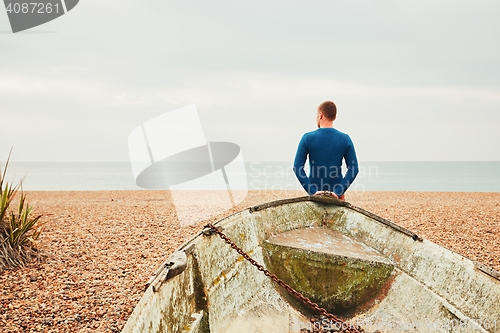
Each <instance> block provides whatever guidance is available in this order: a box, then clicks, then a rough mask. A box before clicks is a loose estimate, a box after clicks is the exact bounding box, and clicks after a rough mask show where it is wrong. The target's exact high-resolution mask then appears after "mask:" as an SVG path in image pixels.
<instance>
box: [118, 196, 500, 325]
mask: <svg viewBox="0 0 500 333" xmlns="http://www.w3.org/2000/svg"><path fill="white" fill-rule="evenodd" d="M215 225H216V226H217V227H220V228H223V232H224V233H225V234H226V235H227V236H228V237H230V238H231V239H232V240H234V242H235V243H237V244H238V245H239V246H240V247H241V248H242V249H243V250H244V251H245V252H247V253H249V254H250V255H251V256H252V258H254V259H255V260H257V261H258V262H260V263H262V264H264V262H265V261H266V260H271V261H272V260H273V255H275V254H274V253H275V252H269V251H271V250H269V249H268V248H267V247H266V246H265V243H266V241H267V240H269V239H270V238H272V236H274V235H287V234H285V233H286V232H288V231H290V230H295V229H304V234H305V233H306V232H305V231H309V232H310V231H312V230H313V229H311V228H324V230H325V235H326V234H328V235H330V234H331V235H330V236H328V237H330V238H328V239H327V240H323V239H322V240H321V241H320V242H318V244H319V245H317V244H316V245H311V244H307V241H306V240H305V238H304V237H302V238H300V237H301V236H298V235H300V233H298V235H295V233H297V231H294V232H293V233H290V234H288V235H292V236H291V237H299V238H300V239H299V240H298V241H297V239H296V241H290V242H288V241H286V242H285V245H286V246H289V248H290V249H291V251H299V252H298V253H299V254H300V253H302V254H303V255H306V256H307V255H308V253H310V254H311V260H310V262H307V263H304V267H305V269H304V274H307V272H308V271H312V270H313V269H312V268H311V269H310V268H309V267H313V268H314V267H315V266H317V265H318V264H321V263H318V261H317V260H319V259H317V258H322V256H326V257H325V258H327V260H330V261H328V264H325V267H326V268H327V269H330V268H332V269H337V268H338V267H337V268H336V267H333V266H334V265H337V264H338V262H342V265H344V264H345V265H347V266H348V265H351V268H352V269H354V270H356V269H359V270H364V269H370V267H371V266H373V265H372V264H371V263H370V261H371V260H374V261H377V260H379V261H380V262H383V263H384V265H385V264H387V263H389V264H390V265H392V266H393V269H392V271H391V272H390V276H389V278H388V279H387V281H385V280H384V282H383V286H382V287H380V288H379V287H378V286H377V288H378V289H377V292H376V294H373V295H369V294H367V295H368V296H369V297H368V298H361V299H360V300H358V301H356V302H358V303H360V304H358V303H356V302H347V303H342V300H343V299H342V297H344V298H346V296H345V292H344V293H340V292H339V290H340V289H341V287H338V286H337V285H335V286H334V283H332V286H331V290H328V293H332V294H335V293H338V294H339V295H340V296H339V297H341V298H340V303H339V304H341V305H345V306H346V309H347V308H348V307H349V306H350V308H349V310H348V311H345V312H344V313H342V314H339V316H340V317H342V316H343V318H344V319H346V320H347V321H348V322H351V323H358V324H361V326H363V328H364V329H365V331H366V332H373V331H375V330H379V331H380V332H464V333H465V332H500V281H499V279H498V273H497V272H495V271H492V270H490V269H488V268H486V267H483V266H481V265H478V264H475V263H474V262H473V261H471V260H470V259H468V258H465V257H463V256H461V255H459V254H457V253H455V252H452V251H450V250H448V249H445V248H443V247H440V246H438V245H436V244H434V243H432V242H429V241H427V240H425V239H424V240H422V239H421V238H420V237H418V236H417V235H415V234H414V233H413V232H411V231H409V230H407V229H404V228H402V227H400V226H398V225H395V224H393V223H392V222H390V221H387V220H384V219H382V218H380V217H377V216H375V215H373V214H371V213H369V212H366V211H364V210H362V209H360V208H357V207H354V206H351V205H350V204H348V203H345V202H342V201H338V200H334V199H325V198H317V197H302V198H294V199H290V200H282V201H277V202H273V203H269V204H264V205H260V206H256V207H251V208H249V209H246V210H243V211H241V212H239V213H236V214H233V215H231V216H229V217H227V218H224V219H222V220H220V221H219V222H217V223H216V224H215ZM306 228H307V229H306ZM326 229H328V230H326ZM318 230H319V231H318ZM321 230H322V229H314V232H316V233H318V232H319V233H318V235H321ZM332 232H334V233H339V232H340V233H342V235H343V236H341V237H340V238H338V239H340V241H341V242H345V243H346V244H347V243H348V245H346V246H347V247H346V250H345V251H347V252H344V253H335V247H336V245H335V244H334V245H332V246H331V247H330V249H329V250H328V249H325V248H323V246H322V244H323V245H324V244H326V243H328V242H330V243H332V242H333V243H334V242H335V240H334V239H335V237H338V236H335V235H334V233H332ZM283 237H285V236H282V238H283ZM342 237H345V241H344V240H343V238H342ZM285 238H286V237H285ZM303 238H304V239H303ZM341 238H342V239H341ZM305 241H306V243H304V242H305ZM287 242H288V243H287ZM299 243H300V244H302V245H300V246H299V245H297V244H299ZM333 243H332V244H333ZM301 246H302V248H301ZM325 246H326V245H325ZM297 249H298V250H297ZM356 249H357V250H356ZM285 250H286V249H285ZM358 250H359V251H366V253H365V254H359V255H357V254H356V253H355V252H356V251H358ZM300 251H302V252H300ZM308 251H309V252H308ZM329 251H330V252H329ZM178 252H185V254H186V257H185V260H186V262H185V270H184V271H182V272H180V273H179V274H177V275H175V276H173V277H170V276H169V275H173V274H172V269H175V267H180V266H183V265H177V264H176V266H175V267H173V268H170V269H171V271H170V273H168V272H169V271H168V270H167V269H163V270H162V269H160V270H159V272H158V274H157V276H156V278H155V279H154V280H153V281H152V283H151V285H150V286H149V287H148V289H147V290H146V292H145V294H144V296H143V297H142V299H141V300H140V301H139V303H138V304H137V306H136V308H135V309H134V312H133V313H132V315H131V316H130V318H129V320H128V321H127V324H126V325H125V327H124V329H123V331H122V332H123V333H132V332H134V333H139V332H155V333H156V332H179V333H180V332H183V333H184V332H185V333H187V332H191V333H206V332H212V333H216V332H217V333H226V332H249V333H254V332H255V333H256V332H261V333H264V332H280V333H283V332H293V333H297V332H300V330H301V329H303V328H307V327H310V325H311V323H310V322H309V321H308V320H309V319H308V318H309V317H307V316H305V315H304V314H303V312H304V311H305V310H304V309H302V308H300V307H297V308H296V307H295V305H294V306H292V305H290V304H291V303H292V304H293V301H291V300H290V299H289V297H288V296H287V295H284V294H283V291H281V290H277V288H279V287H276V286H275V284H274V283H273V282H271V281H270V280H269V278H267V277H266V276H265V275H264V274H263V273H262V272H260V271H258V270H257V269H256V268H255V267H254V266H252V265H250V264H249V263H248V262H247V261H245V260H244V259H243V258H242V257H241V256H240V255H239V254H238V253H237V252H236V251H234V250H233V249H232V248H231V247H230V246H229V245H227V244H226V243H225V242H224V241H223V240H221V239H220V238H219V237H218V236H217V235H211V236H207V235H204V234H202V233H200V234H199V235H197V236H196V237H194V238H193V239H191V240H190V241H188V242H187V243H186V244H184V245H183V246H182V247H181V248H179V250H178ZM270 253H271V255H270ZM283 253H285V254H286V251H285V252H283ZM283 253H281V254H280V255H282V254H283ZM294 253H295V252H294ZM325 253H326V254H325ZM346 253H347V254H346ZM177 255H178V254H177ZM266 256H267V259H265V258H266ZM377 258H379V259H377ZM285 259H286V258H285ZM344 259H345V263H344V262H343V261H342V260H344ZM179 260H180V261H182V256H181V259H176V262H178V261H179ZM338 260H340V261H338ZM169 261H170V260H167V263H168V262H169ZM276 261H277V260H276ZM284 262H285V264H280V265H282V266H285V265H287V264H286V263H288V262H289V261H284ZM323 264H324V263H323ZM307 265H312V266H307ZM359 265H361V266H359ZM366 265H368V266H369V267H368V266H366ZM271 266H272V265H271ZM162 267H163V266H162ZM290 267H292V266H290ZM366 267H368V268H366ZM268 268H269V267H268ZM275 269H277V268H275ZM180 270H181V268H179V271H180ZM299 270H300V269H299ZM285 271H286V270H285ZM288 271H289V272H292V273H293V272H294V269H292V270H290V269H288ZM338 272H344V271H338ZM281 274H285V275H286V274H288V273H286V272H285V273H281ZM339 274H340V273H339ZM166 278H167V279H166ZM280 278H281V276H280ZM285 278H287V277H286V276H285ZM165 279H166V280H165ZM163 280H165V281H164V282H163ZM292 281H293V280H292ZM295 282H296V283H297V285H298V287H299V288H303V289H304V290H305V291H306V292H311V293H312V294H313V296H318V297H320V296H321V294H318V295H314V294H315V293H318V292H320V291H319V290H316V291H315V290H312V291H311V290H309V289H310V288H313V289H314V286H315V285H316V284H314V283H312V284H311V283H309V284H307V285H304V286H302V285H301V281H295ZM323 282H324V281H323ZM311 285H312V287H311ZM317 286H318V289H319V286H321V288H323V289H322V290H324V288H328V287H329V286H328V285H326V286H325V285H324V283H323V284H321V283H320V281H319V280H318V284H317ZM344 287H345V288H347V289H345V290H351V289H348V288H352V287H349V285H344ZM352 292H353V294H355V293H356V290H352ZM365 296H366V295H365ZM320 299H321V297H320ZM337 301H338V299H337ZM289 302H291V303H289ZM325 302H326V303H325V304H330V303H328V302H327V301H325ZM497 321H498V322H497ZM318 325H320V323H318ZM321 325H322V326H323V327H325V328H329V327H328V325H329V323H328V322H327V321H324V322H322V323H321Z"/></svg>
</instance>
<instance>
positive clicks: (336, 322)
mask: <svg viewBox="0 0 500 333" xmlns="http://www.w3.org/2000/svg"><path fill="white" fill-rule="evenodd" d="M205 228H209V229H212V230H213V231H214V232H215V233H217V234H218V235H219V237H220V238H222V239H223V240H224V241H225V242H226V243H227V244H229V245H230V246H231V247H232V248H233V249H235V250H236V252H238V253H239V254H240V255H241V256H242V257H243V258H245V259H246V260H247V261H249V262H250V263H251V264H252V265H254V266H255V267H257V269H258V270H259V271H261V272H263V273H264V274H265V275H266V276H268V277H270V278H271V280H273V281H274V282H276V283H277V284H278V285H279V286H280V287H282V288H283V289H285V290H286V291H288V292H289V293H290V294H292V295H294V296H295V297H296V298H297V299H299V300H300V301H302V302H303V303H304V304H306V305H308V306H309V307H310V308H312V309H314V310H315V311H317V312H318V313H319V314H320V315H321V316H322V317H323V318H327V319H329V320H330V323H329V324H328V325H325V326H328V327H332V329H325V328H323V327H322V326H323V325H321V323H323V320H322V319H321V317H320V318H319V319H316V320H315V319H314V318H313V319H311V322H312V323H313V330H312V331H309V330H306V331H304V332H311V333H313V332H345V333H364V332H365V330H364V329H363V328H361V327H360V326H358V325H351V324H349V323H346V322H345V321H343V320H342V319H340V318H338V317H336V316H335V315H333V314H331V313H329V312H328V311H327V310H326V309H324V308H322V307H320V306H319V305H318V304H316V303H314V302H313V301H311V300H310V299H309V298H307V297H306V296H304V295H302V294H301V293H300V292H298V291H296V290H295V289H293V288H292V287H290V286H289V285H288V284H286V283H285V282H284V281H283V280H281V279H280V278H278V277H277V276H276V275H274V274H273V273H271V272H270V271H268V270H267V269H266V268H265V267H264V266H262V265H261V264H259V263H258V262H257V261H255V260H254V259H253V258H252V257H250V256H249V255H248V254H247V253H246V252H245V251H243V250H242V249H241V248H240V247H239V246H238V245H236V244H235V243H234V242H233V241H232V240H231V239H229V238H228V237H227V236H226V235H225V234H224V233H223V232H222V231H220V230H219V229H218V228H217V227H216V226H214V225H213V224H211V223H210V224H207V225H206V226H205ZM316 323H319V325H314V324H316ZM315 326H320V327H318V328H315ZM333 327H335V328H333ZM301 332H303V330H301Z"/></svg>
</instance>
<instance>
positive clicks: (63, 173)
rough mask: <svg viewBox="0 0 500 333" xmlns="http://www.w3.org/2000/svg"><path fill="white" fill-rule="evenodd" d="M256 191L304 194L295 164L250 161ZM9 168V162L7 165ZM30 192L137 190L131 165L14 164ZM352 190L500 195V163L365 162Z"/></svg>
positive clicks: (12, 176) (12, 172)
mask: <svg viewBox="0 0 500 333" xmlns="http://www.w3.org/2000/svg"><path fill="white" fill-rule="evenodd" d="M245 165H246V172H247V179H248V187H249V189H251V190H270V189H272V190H287V189H300V188H301V187H300V184H299V183H298V181H297V180H296V178H295V175H294V174H293V171H292V167H291V165H287V164H286V163H283V162H247V163H245ZM2 169H3V163H2ZM22 177H24V178H25V179H24V182H23V188H24V189H25V190H136V189H140V188H139V187H138V186H136V185H135V181H134V178H133V175H132V170H131V167H130V163H129V162H84V163H80V162H51V163H49V162H11V163H10V164H9V169H8V172H7V180H9V181H12V180H14V181H17V180H19V179H20V178H22ZM351 189H355V190H368V191H458V192H500V162H365V163H361V165H360V173H359V175H358V177H357V179H356V181H355V182H354V184H353V185H352V187H351Z"/></svg>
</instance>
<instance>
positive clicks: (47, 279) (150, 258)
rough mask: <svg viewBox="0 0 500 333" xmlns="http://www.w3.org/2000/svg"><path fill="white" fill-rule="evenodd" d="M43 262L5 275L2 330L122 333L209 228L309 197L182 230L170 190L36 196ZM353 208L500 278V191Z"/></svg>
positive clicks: (387, 199)
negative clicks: (180, 252) (161, 278)
mask: <svg viewBox="0 0 500 333" xmlns="http://www.w3.org/2000/svg"><path fill="white" fill-rule="evenodd" d="M27 194H28V201H29V202H30V203H34V204H35V206H36V213H37V214H43V215H44V217H43V218H42V220H41V225H43V232H42V235H41V237H40V239H39V241H38V243H37V247H38V248H39V249H40V250H41V251H43V252H44V253H45V255H46V259H45V261H44V262H41V263H33V264H30V265H28V266H27V267H24V268H18V269H14V270H8V271H3V272H0V331H1V332H120V331H121V329H122V328H123V326H124V325H125V322H126V320H127V318H128V317H129V315H130V314H131V313H132V310H133V308H134V306H135V304H136V303H137V302H138V301H139V299H140V298H141V296H142V294H143V292H144V288H145V284H146V282H147V281H148V280H149V278H150V277H151V274H152V273H153V272H154V271H155V270H156V269H157V268H158V267H159V266H160V265H161V263H162V262H164V261H165V259H166V258H167V256H168V255H169V254H171V253H172V252H173V251H174V250H175V249H176V248H177V247H178V246H179V245H180V244H182V243H183V242H184V241H186V240H187V239H189V238H190V237H192V236H193V235H195V234H196V233H198V232H199V231H200V230H201V229H202V227H203V225H204V224H206V223H207V222H213V221H216V220H218V219H220V218H222V217H223V216H225V215H229V214H230V213H231V212H236V211H239V210H242V209H245V208H247V207H250V206H253V205H257V204H261V203H264V202H268V201H273V200H278V199H285V198H291V197H297V196H304V195H305V192H303V191H279V192H277V191H274V192H273V191H250V192H249V193H248V195H247V197H246V199H245V200H244V201H243V202H242V203H240V204H239V205H238V206H236V207H234V208H233V209H232V211H228V212H225V213H223V214H219V215H218V216H214V217H212V218H211V219H210V220H207V221H201V222H200V223H199V224H197V225H189V226H184V227H181V226H180V224H179V221H178V220H177V218H176V211H175V207H174V205H173V202H172V199H171V196H170V193H169V192H168V191H144V190H138V191H64V192H62V191H31V192H27ZM346 200H347V201H348V202H350V203H351V204H353V205H355V206H358V207H361V208H363V209H365V210H368V211H370V212H372V213H374V214H377V215H379V216H381V217H384V218H386V219H389V220H391V221H393V222H395V223H397V224H399V225H401V226H404V227H406V228H408V229H410V230H412V231H414V232H415V233H417V234H418V235H419V236H421V237H423V238H425V239H428V240H430V241H432V242H435V243H437V244H439V245H442V246H445V247H447V248H449V249H451V250H453V251H455V252H458V253H460V254H462V255H464V256H466V257H468V258H470V259H472V260H477V261H478V262H480V263H482V264H484V265H487V266H489V267H491V268H493V269H495V270H497V271H500V238H499V236H500V193H497V192H495V193H485V192H481V193H472V192H467V193H460V192H348V193H347V195H346Z"/></svg>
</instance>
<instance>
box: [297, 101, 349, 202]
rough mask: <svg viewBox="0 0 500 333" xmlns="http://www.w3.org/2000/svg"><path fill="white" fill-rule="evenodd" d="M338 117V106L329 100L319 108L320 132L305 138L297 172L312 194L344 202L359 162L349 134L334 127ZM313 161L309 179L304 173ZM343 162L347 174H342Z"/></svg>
mask: <svg viewBox="0 0 500 333" xmlns="http://www.w3.org/2000/svg"><path fill="white" fill-rule="evenodd" d="M336 118H337V107H336V105H335V103H333V102H331V101H326V102H323V103H321V104H320V105H319V106H318V111H317V114H316V123H317V125H318V129H317V130H315V131H312V132H308V133H306V134H304V135H303V136H302V139H301V140H300V143H299V147H298V148H297V153H296V155H295V160H294V163H293V171H294V173H295V175H296V176H297V178H298V179H299V182H300V184H301V185H302V187H303V188H304V189H305V190H306V191H307V193H309V195H319V194H328V195H331V196H333V197H335V198H340V199H342V200H344V193H345V192H346V191H347V189H348V188H349V186H350V185H351V184H352V182H353V181H354V179H355V178H356V176H357V174H358V171H359V169H358V160H357V158H356V152H355V150H354V144H353V143H352V140H351V138H350V137H349V135H347V134H345V133H342V132H340V131H338V130H336V129H335V128H333V121H334V120H335V119H336ZM307 158H309V176H308V175H306V172H305V171H304V165H305V163H306V159H307ZM342 160H344V161H345V163H346V165H347V172H346V174H345V175H342Z"/></svg>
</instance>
